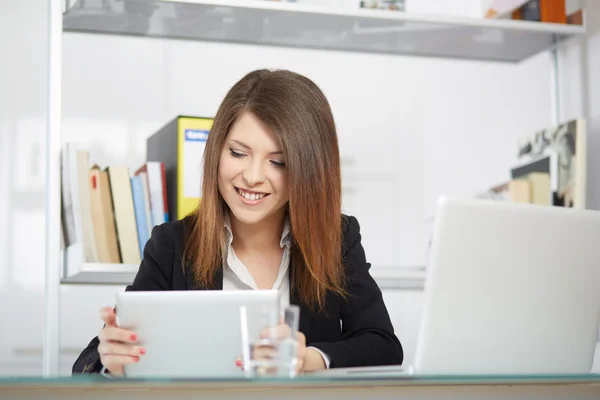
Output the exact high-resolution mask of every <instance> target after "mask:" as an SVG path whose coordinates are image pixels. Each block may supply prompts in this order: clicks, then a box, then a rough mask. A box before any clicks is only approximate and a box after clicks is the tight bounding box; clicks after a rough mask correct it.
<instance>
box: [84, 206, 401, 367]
mask: <svg viewBox="0 0 600 400" xmlns="http://www.w3.org/2000/svg"><path fill="white" fill-rule="evenodd" d="M188 222H189V220H188V219H184V220H180V221H175V222H169V223H165V224H162V225H160V226H158V227H155V228H154V229H153V231H152V237H151V238H150V240H149V241H148V243H147V244H146V247H145V249H144V257H143V260H142V263H141V265H140V269H139V271H138V273H137V275H136V277H135V279H134V281H133V284H131V285H129V286H127V288H126V290H141V291H147V290H222V289H223V271H222V269H220V270H219V271H220V272H219V273H218V275H217V276H216V277H215V280H214V282H215V284H214V287H209V288H199V287H197V286H196V285H195V284H194V282H193V280H192V277H191V275H190V274H184V272H183V268H182V251H183V244H184V238H185V226H186V225H187V223H188ZM342 223H343V234H344V236H343V237H344V239H343V243H342V252H343V262H344V266H345V268H346V271H345V272H346V276H347V286H346V291H347V292H348V296H347V297H346V298H345V299H344V298H342V297H340V296H339V295H337V294H334V293H329V294H328V295H327V298H326V305H325V306H326V312H325V313H322V312H318V311H315V312H313V311H311V310H310V309H308V308H306V307H304V306H303V305H302V303H301V302H299V299H298V295H297V293H295V291H294V288H291V289H290V303H292V304H298V305H299V306H300V332H302V333H304V334H305V335H306V342H307V346H314V347H316V348H318V349H320V350H322V351H323V352H324V353H325V354H327V355H328V356H329V358H330V361H331V363H330V368H336V367H337V368H339V367H354V366H369V365H391V364H402V361H403V358H404V354H403V350H402V346H401V344H400V341H399V340H398V338H397V337H396V336H395V334H394V328H393V326H392V323H391V321H390V317H389V315H388V311H387V309H386V307H385V304H384V302H383V298H382V295H381V291H380V289H379V287H378V286H377V284H376V283H375V281H374V280H373V278H372V277H371V275H370V274H369V268H370V264H369V263H367V261H366V259H365V251H364V249H363V247H362V245H361V243H360V238H361V236H360V227H359V224H358V221H357V220H356V218H354V217H348V216H345V215H344V216H342ZM298 267H299V266H295V265H292V264H290V267H289V268H290V274H289V275H290V276H292V274H291V271H292V268H298ZM340 321H341V326H340ZM98 343H99V341H98V338H97V337H95V338H94V339H93V340H92V341H91V342H90V343H89V345H88V346H87V347H86V348H85V349H84V350H83V351H82V353H81V354H80V355H79V358H78V359H77V361H75V364H74V365H73V373H94V372H99V371H101V370H102V365H101V363H100V356H99V354H98V351H97V347H98Z"/></svg>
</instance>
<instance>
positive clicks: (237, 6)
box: [43, 0, 586, 377]
mask: <svg viewBox="0 0 600 400" xmlns="http://www.w3.org/2000/svg"><path fill="white" fill-rule="evenodd" d="M71 3H73V2H72V1H69V0H50V1H49V8H48V15H49V17H48V18H49V19H48V22H49V24H48V26H49V30H48V47H49V49H48V57H49V58H48V62H49V64H48V65H49V67H48V82H49V86H48V128H47V154H46V171H47V179H46V205H45V211H46V243H45V259H46V291H45V293H46V302H45V307H46V309H45V311H46V312H45V316H46V319H45V334H44V348H43V349H44V352H43V374H44V376H46V377H49V376H55V375H57V374H58V360H59V353H58V349H59V310H60V304H59V299H60V285H61V284H128V283H131V282H132V280H133V277H134V276H135V273H136V271H137V268H138V266H136V265H120V264H117V265H115V264H89V263H83V264H82V265H81V266H80V268H78V269H77V271H75V272H73V271H72V270H70V269H69V268H66V266H65V265H64V264H63V263H62V261H61V258H62V256H61V251H60V235H59V231H60V223H61V201H60V182H61V181H60V160H61V119H62V108H61V102H62V95H61V91H62V66H61V63H62V35H63V34H64V33H65V32H78V33H87V34H109V35H120V36H140V37H147V38H164V39H183V40H195V41H210V42H218V43H238V44H254V45H265V46H280V47H291V48H304V49H319V50H323V51H349V52H362V53H376V54H388V55H408V56H422V57H439V58H453V59H464V60H474V61H490V62H503V63H518V62H520V61H523V60H525V59H527V58H529V57H531V56H533V55H535V54H538V53H540V52H543V51H546V50H553V51H554V52H555V49H556V46H557V44H559V43H561V42H563V41H565V40H567V39H569V38H572V37H577V36H579V35H583V34H585V32H586V29H585V25H583V26H570V25H559V24H546V23H537V22H525V21H511V20H486V19H468V18H455V17H440V16H429V15H414V14H406V13H401V12H386V11H381V10H362V9H353V10H350V9H341V8H340V9H335V8H326V7H319V6H309V5H302V4H296V3H285V2H284V3H282V2H268V1H260V0H178V1H174V0H147V1H140V0H135V1H128V0H102V1H99V0H98V1H89V0H88V1H85V2H84V1H81V0H80V1H75V2H74V4H71ZM554 54H555V61H556V53H554ZM556 68H557V63H555V71H554V73H555V75H556ZM554 86H555V93H556V95H555V97H556V100H555V101H556V102H557V101H558V81H557V80H555V81H554ZM556 108H558V107H556ZM390 274H391V275H390ZM390 274H388V275H389V276H388V275H386V274H384V272H383V271H378V273H377V276H375V278H376V279H377V280H378V282H380V283H381V284H382V285H383V286H387V287H392V286H394V287H396V286H398V285H400V286H403V287H404V286H406V287H407V288H412V289H419V288H422V286H423V282H424V276H425V273H424V270H419V269H415V270H413V271H412V272H410V274H409V275H410V276H399V275H396V274H394V273H390ZM411 274H412V275H411ZM384 275H385V276H384Z"/></svg>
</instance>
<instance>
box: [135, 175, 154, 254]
mask: <svg viewBox="0 0 600 400" xmlns="http://www.w3.org/2000/svg"><path fill="white" fill-rule="evenodd" d="M131 191H132V196H133V208H134V212H135V221H136V227H137V234H138V244H139V247H140V254H144V246H146V242H148V239H150V233H149V221H148V219H147V217H146V204H145V203H146V200H145V194H144V186H143V183H142V177H141V176H140V175H135V176H133V177H132V178H131Z"/></svg>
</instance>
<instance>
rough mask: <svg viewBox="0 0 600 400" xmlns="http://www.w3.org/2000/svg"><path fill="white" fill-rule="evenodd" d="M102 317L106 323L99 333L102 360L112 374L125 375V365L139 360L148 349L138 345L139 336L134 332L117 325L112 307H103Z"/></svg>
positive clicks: (99, 350) (99, 348) (99, 351)
mask: <svg viewBox="0 0 600 400" xmlns="http://www.w3.org/2000/svg"><path fill="white" fill-rule="evenodd" d="M100 318H101V319H102V321H104V324H105V326H104V328H103V329H102V330H101V331H100V334H99V335H98V339H99V340H100V344H98V353H99V354H100V362H101V363H102V365H103V366H104V367H105V368H106V369H107V370H108V371H109V372H110V373H111V374H112V375H118V376H121V375H124V368H123V367H124V366H125V365H126V364H133V363H136V362H138V361H139V360H140V357H141V356H143V355H144V354H145V353H146V349H144V348H143V347H141V346H138V345H137V342H138V338H137V335H136V334H135V333H134V332H132V331H129V330H126V329H122V328H119V327H118V326H117V316H116V314H115V311H114V310H113V308H112V307H104V308H102V309H101V310H100Z"/></svg>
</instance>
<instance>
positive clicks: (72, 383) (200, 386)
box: [0, 373, 600, 400]
mask: <svg viewBox="0 0 600 400" xmlns="http://www.w3.org/2000/svg"><path fill="white" fill-rule="evenodd" d="M84 396H85V398H86V399H107V398H110V399H142V398H143V399H165V398H168V399H169V400H178V399H198V398H219V399H240V398H248V399H261V400H262V399H306V398H310V399H344V400H348V399H360V400H364V399H369V400H371V399H398V398H400V397H401V396H410V397H408V398H418V399H422V400H425V399H427V400H429V399H444V400H447V399H458V398H460V399H528V400H530V399H561V400H562V399H590V400H591V399H594V400H598V399H600V375H598V374H586V375H529V376H483V375H482V376H422V375H408V374H403V373H396V374H394V373H384V374H381V375H377V374H371V373H369V374H360V373H359V374H319V375H304V376H301V377H298V378H295V379H266V378H261V379H252V380H250V379H193V380H188V379H186V380H173V379H148V380H146V379H143V380H140V379H114V380H111V379H106V378H103V377H101V376H96V375H94V376H89V375H88V376H75V377H72V378H67V377H65V378H56V379H42V378H0V398H10V399H13V398H28V399H37V398H40V399H42V398H43V399H75V398H83V397H84Z"/></svg>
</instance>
